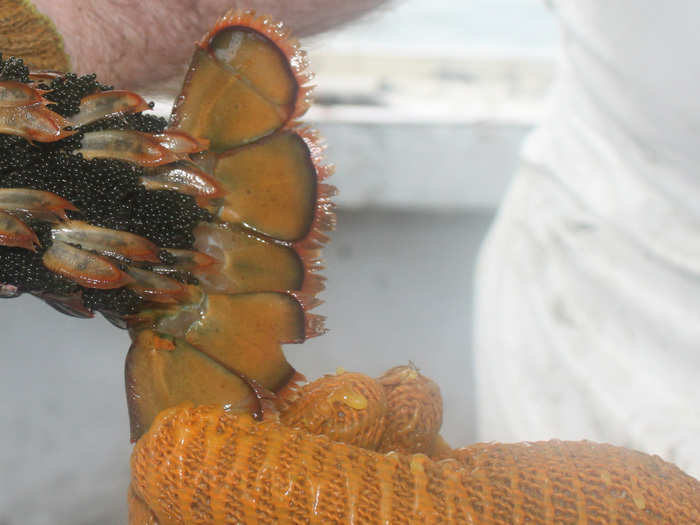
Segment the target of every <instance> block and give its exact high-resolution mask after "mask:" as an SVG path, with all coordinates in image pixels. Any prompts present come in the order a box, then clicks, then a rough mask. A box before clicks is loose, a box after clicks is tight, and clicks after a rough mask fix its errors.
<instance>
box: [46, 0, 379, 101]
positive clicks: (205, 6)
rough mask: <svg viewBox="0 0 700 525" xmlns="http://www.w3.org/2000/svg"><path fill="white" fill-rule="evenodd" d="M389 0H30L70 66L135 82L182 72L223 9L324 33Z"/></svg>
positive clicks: (113, 80) (298, 31) (129, 84)
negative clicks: (248, 11) (57, 35)
mask: <svg viewBox="0 0 700 525" xmlns="http://www.w3.org/2000/svg"><path fill="white" fill-rule="evenodd" d="M388 1H389V0H353V1H352V2H348V1H347V0H292V1H281V0H171V1H168V2H163V1H154V2H144V1H143V0H92V1H90V2H56V1H55V0H34V4H35V5H36V7H37V9H38V10H39V11H40V12H41V13H43V14H45V15H47V16H48V17H49V18H50V19H51V20H52V21H53V22H54V24H55V25H56V28H57V29H58V31H59V32H60V33H61V35H62V37H63V40H64V47H65V50H66V52H67V54H68V56H69V57H70V60H71V65H72V69H73V71H75V72H77V73H81V74H85V73H97V76H98V77H99V78H100V79H101V80H102V81H104V82H106V83H108V84H115V85H119V86H122V87H125V88H134V87H137V86H143V85H147V84H151V83H154V82H159V81H163V80H167V79H168V78H171V77H172V76H174V75H178V74H180V72H181V70H182V67H183V64H186V63H187V61H188V58H189V56H190V55H191V53H192V44H193V42H195V41H196V40H197V39H198V38H199V37H200V36H201V35H202V33H203V32H204V31H205V30H206V28H208V27H210V26H211V25H212V24H213V23H214V22H215V21H216V19H217V18H218V17H219V16H221V14H222V13H224V12H225V11H227V10H228V9H231V8H246V9H254V10H255V11H256V12H257V13H259V14H265V15H269V16H271V17H273V18H274V19H275V20H284V21H285V24H286V25H287V26H288V27H289V28H290V29H291V31H292V33H293V34H294V35H295V36H297V37H302V36H308V35H312V34H316V33H320V32H323V31H327V30H329V29H331V28H333V27H336V26H338V25H341V24H344V23H347V22H349V21H351V20H353V19H356V18H358V17H360V16H362V15H364V14H366V13H368V12H370V11H371V10H373V9H375V8H376V7H378V6H380V5H382V4H387V3H388Z"/></svg>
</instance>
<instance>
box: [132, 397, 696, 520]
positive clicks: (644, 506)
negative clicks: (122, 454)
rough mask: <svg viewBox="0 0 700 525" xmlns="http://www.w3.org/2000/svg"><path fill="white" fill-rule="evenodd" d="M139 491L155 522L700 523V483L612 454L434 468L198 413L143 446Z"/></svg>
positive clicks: (472, 455)
mask: <svg viewBox="0 0 700 525" xmlns="http://www.w3.org/2000/svg"><path fill="white" fill-rule="evenodd" d="M132 486H133V490H134V494H135V496H134V497H135V498H137V499H138V500H141V501H143V502H145V504H146V505H147V506H148V508H150V509H151V510H152V511H153V513H154V516H155V517H157V520H158V523H159V524H160V525H168V524H184V523H188V524H201V525H205V524H212V523H260V524H273V523H277V524H284V523H290V524H296V523H324V524H326V523H392V524H401V523H472V524H503V525H506V524H513V523H541V524H554V523H601V524H602V523H620V524H622V523H634V524H644V525H652V524H660V523H666V524H693V523H698V522H699V520H700V483H699V482H698V481H697V480H695V479H693V478H691V477H689V476H687V475H686V474H684V473H683V472H682V471H680V470H679V469H678V468H677V467H675V466H673V465H671V464H669V463H666V462H664V461H663V460H661V459H660V458H658V457H654V456H649V455H646V454H642V453H639V452H633V451H630V450H626V449H622V448H618V447H613V446H610V445H598V444H594V443H589V442H561V441H549V442H539V443H520V444H513V445H502V444H479V445H474V446H472V447H468V448H465V449H461V450H459V451H457V452H456V453H455V458H454V459H449V460H443V461H437V462H436V461H432V460H430V459H429V458H428V457H427V456H425V455H422V454H415V455H404V454H396V453H390V454H380V453H377V452H372V451H368V450H365V449H362V448H359V447H355V446H351V445H346V444H341V443H337V442H333V441H330V440H329V439H328V438H326V437H324V436H315V435H311V434H309V433H307V432H305V431H304V430H300V429H292V428H289V427H285V426H282V425H280V424H279V423H275V422H271V421H268V422H262V423H259V422H255V421H253V419H252V418H250V417H249V416H246V415H233V414H229V413H227V412H225V411H224V410H223V409H222V408H220V407H197V408H193V407H192V406H191V405H183V406H180V407H175V408H173V409H169V410H167V411H164V412H163V413H162V414H161V415H160V416H159V417H158V419H157V420H156V422H155V423H154V425H153V426H152V428H151V429H150V430H149V432H148V434H146V435H145V436H144V438H142V439H141V440H140V441H139V442H138V443H137V445H136V447H135V449H134V453H133V456H132ZM132 517H133V515H132ZM148 519H152V518H148ZM145 523H148V521H145Z"/></svg>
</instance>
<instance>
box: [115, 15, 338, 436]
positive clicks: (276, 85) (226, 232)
mask: <svg viewBox="0 0 700 525" xmlns="http://www.w3.org/2000/svg"><path fill="white" fill-rule="evenodd" d="M305 69H306V58H305V56H304V53H303V52H302V51H301V50H300V49H299V47H298V44H297V43H296V42H294V41H293V40H291V39H289V37H288V36H287V34H286V33H285V32H284V30H283V29H282V28H281V25H279V24H275V23H273V22H271V21H270V20H269V19H267V18H263V17H256V16H255V15H254V14H253V13H251V12H232V13H229V14H227V15H226V16H224V17H223V18H222V19H221V20H219V22H218V23H217V24H216V26H215V27H214V29H212V31H211V32H209V33H208V34H207V35H206V36H205V37H204V38H203V39H202V40H201V41H200V42H199V43H198V44H197V47H196V50H195V53H194V56H193V58H192V63H191V65H190V69H189V72H188V74H187V77H186V79H185V82H184V85H183V88H182V92H181V94H180V96H179V97H178V98H177V101H176V104H175V107H174V109H173V115H172V118H171V125H170V128H169V131H170V132H172V133H174V132H182V133H183V135H185V136H191V137H193V138H194V139H195V140H197V141H200V142H201V143H206V144H208V145H209V149H208V150H207V151H200V152H197V153H196V154H192V155H190V157H189V158H188V159H187V160H186V162H185V163H184V164H182V163H181V164H179V165H177V166H176V167H175V168H174V169H173V170H172V173H171V172H168V171H167V170H161V171H160V172H159V173H158V174H155V175H153V176H152V177H151V179H150V180H149V183H150V184H156V185H157V184H160V183H162V184H168V183H170V184H176V183H177V184H185V185H186V183H187V182H188V181H194V180H196V181H197V183H196V184H195V183H194V182H193V183H192V184H190V185H187V187H188V191H192V192H194V191H195V190H193V189H192V186H194V185H198V187H201V188H206V190H202V191H201V192H200V193H199V194H198V198H205V197H207V195H210V196H212V197H208V198H206V205H205V206H204V207H205V209H206V210H207V211H209V212H210V213H211V215H212V217H213V220H212V221H210V222H202V223H200V224H199V226H197V227H196V229H195V230H194V236H195V241H194V249H195V250H196V251H197V253H198V254H199V255H200V256H204V257H206V260H207V262H208V264H206V265H204V266H201V267H198V266H197V265H196V264H194V267H193V269H192V270H191V273H192V275H193V276H194V277H195V278H196V279H197V286H190V287H189V288H188V290H187V291H186V292H185V293H183V298H181V299H180V300H178V301H177V302H176V303H175V304H165V305H163V304H154V305H153V307H152V308H150V309H147V310H143V311H141V312H139V313H138V314H137V315H134V316H132V317H131V318H130V320H129V326H130V329H131V332H132V337H133V340H134V343H133V345H132V347H131V350H130V351H129V355H128V357H127V363H126V381H127V398H128V403H129V412H130V415H131V422H132V439H138V437H139V436H140V435H141V434H142V432H143V431H144V430H145V429H146V428H148V426H149V424H150V422H151V421H152V420H153V418H154V417H155V416H156V414H158V413H159V412H160V411H161V410H163V409H165V408H167V407H170V406H173V405H176V404H178V403H181V402H184V401H191V402H194V403H197V404H210V403H217V404H220V405H222V406H229V407H239V408H241V409H246V410H249V409H250V408H253V410H254V411H255V410H258V409H259V408H260V403H261V398H264V397H266V392H267V391H271V392H274V393H277V394H281V393H283V391H284V390H285V389H286V388H289V389H293V388H294V387H295V384H296V381H297V380H298V379H299V377H300V375H299V374H297V373H296V372H295V371H294V369H293V368H292V367H291V366H290V365H289V363H288V362H287V361H286V359H285V357H284V354H283V352H282V350H281V344H282V343H300V342H303V341H304V340H305V339H306V338H308V337H312V336H315V335H318V334H320V333H323V332H324V328H323V319H322V318H321V317H319V316H316V315H313V314H310V313H308V311H309V310H310V309H311V308H313V307H314V306H316V305H317V304H318V301H317V300H316V298H315V296H316V294H317V293H318V292H319V291H321V290H322V289H323V278H322V277H320V276H319V275H318V273H317V272H318V271H319V270H320V269H321V268H322V263H321V259H320V248H321V246H322V245H323V243H324V242H326V240H327V239H326V237H325V235H324V234H323V232H324V231H327V230H330V229H332V228H333V226H334V221H335V218H334V215H333V212H332V204H331V202H330V197H331V196H332V194H333V192H334V188H333V187H332V186H329V185H327V184H324V183H322V181H323V180H324V179H325V178H326V177H328V176H329V175H330V173H331V169H330V168H329V167H328V166H324V165H322V164H321V152H322V146H321V145H320V142H319V139H318V137H317V136H316V134H315V133H314V132H313V131H311V130H309V129H308V128H303V127H300V125H299V124H298V122H297V121H296V119H297V118H298V117H300V116H301V115H302V114H303V113H304V112H305V111H306V109H307V108H308V94H309V90H310V87H309V86H307V83H308V80H309V75H308V73H306V71H305ZM180 189H182V188H180ZM207 192H208V193H207Z"/></svg>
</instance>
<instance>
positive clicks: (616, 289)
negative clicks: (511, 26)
mask: <svg viewBox="0 0 700 525" xmlns="http://www.w3.org/2000/svg"><path fill="white" fill-rule="evenodd" d="M553 6H554V9H555V10H556V14H557V16H558V18H559V20H560V22H561V27H562V35H563V57H562V61H561V65H560V72H559V75H558V80H557V82H556V85H555V88H554V92H553V95H552V100H551V108H550V112H549V114H548V116H547V118H546V119H545V121H544V122H543V123H542V125H541V126H540V127H539V128H538V130H537V131H535V132H534V133H533V135H532V136H531V137H530V138H529V140H528V141H527V143H526V145H525V147H524V150H523V155H522V164H521V168H520V170H519V173H518V174H517V176H516V178H515V181H514V183H513V185H512V187H511V189H510V191H509V194H508V196H507V198H506V200H505V202H504V204H503V207H502V209H501V212H500V214H499V216H498V219H497V221H496V224H495V225H494V227H493V230H492V232H491V233H490V235H489V237H488V239H487V241H486V244H485V246H484V249H483V252H482V256H481V259H480V264H479V272H478V276H477V299H476V311H477V316H476V334H477V335H476V352H477V356H476V361H477V382H478V398H479V399H478V402H479V405H478V406H479V410H480V415H479V431H480V438H481V439H483V440H500V441H514V440H538V439H548V438H552V437H558V438H562V439H582V438H587V439H593V440H597V441H608V442H612V443H615V444H618V445H624V446H628V447H632V448H637V449H640V450H643V451H646V452H650V453H655V454H659V455H660V456H662V457H664V458H665V459H668V460H670V461H674V462H676V463H677V464H678V465H679V466H680V467H681V468H684V469H685V470H686V471H687V472H689V473H691V474H693V475H695V476H700V441H699V436H700V93H699V88H700V53H699V52H698V50H699V49H700V30H698V21H699V20H700V3H699V2H696V1H693V0H685V1H683V0H672V1H668V2H658V1H656V0H616V1H615V2H609V1H607V0H587V1H585V2H578V1H576V2H574V1H570V0H560V1H554V2H553Z"/></svg>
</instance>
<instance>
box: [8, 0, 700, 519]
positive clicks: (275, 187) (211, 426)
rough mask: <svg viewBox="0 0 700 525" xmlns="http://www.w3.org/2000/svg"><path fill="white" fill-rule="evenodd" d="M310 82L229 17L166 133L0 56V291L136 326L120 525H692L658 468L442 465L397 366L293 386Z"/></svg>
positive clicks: (238, 15) (316, 194) (681, 480)
mask: <svg viewBox="0 0 700 525" xmlns="http://www.w3.org/2000/svg"><path fill="white" fill-rule="evenodd" d="M305 68H306V62H305V58H304V54H303V52H301V51H300V50H299V48H298V46H297V44H296V43H295V42H294V41H292V40H290V39H289V38H288V36H287V35H286V34H285V31H284V30H283V29H282V26H281V25H279V24H275V23H272V22H271V21H270V20H268V19H266V18H257V17H256V16H255V15H254V14H252V13H250V12H233V13H229V14H228V15H226V16H225V17H224V18H222V19H221V20H220V21H219V22H218V23H217V25H216V26H215V27H214V28H213V29H212V30H211V31H210V32H209V33H208V34H207V35H206V36H205V37H204V38H203V39H202V40H201V41H200V42H199V43H198V45H197V47H196V49H195V53H194V57H193V59H192V63H191V66H190V69H189V72H188V74H187V77H186V79H185V82H184V86H183V88H182V93H181V95H180V96H179V97H178V99H177V101H176V104H175V107H174V109H173V115H172V118H171V121H170V123H169V124H168V123H166V122H165V120H163V119H159V118H157V117H154V116H151V115H148V114H144V113H142V111H145V110H147V109H148V108H149V106H148V104H147V103H146V102H145V101H144V100H143V99H142V98H141V97H140V96H138V95H136V94H135V93H131V92H128V91H117V90H112V89H111V88H109V87H107V86H103V85H101V84H99V83H98V82H97V81H96V80H95V78H94V77H93V76H86V77H77V76H75V75H71V74H66V75H64V74H58V73H52V72H34V73H32V72H29V71H28V70H27V68H26V67H24V65H23V64H22V62H21V61H19V60H17V59H12V58H10V59H6V60H4V61H2V62H1V63H0V295H1V296H4V297H14V296H17V295H19V294H21V293H32V294H34V295H36V296H38V297H40V298H41V299H43V300H45V301H46V302H48V303H49V304H51V305H52V306H54V307H55V308H56V309H58V310H60V311H62V312H64V313H68V314H71V315H75V316H80V317H91V316H93V315H94V312H100V313H102V314H103V315H104V316H106V317H107V318H108V319H109V320H110V321H112V322H113V323H114V324H116V325H118V326H120V327H122V328H127V329H128V330H129V331H130V335H131V337H132V340H133V344H132V347H131V349H130V350H129V353H128V356H127V359H126V384H127V400H128V405H129V414H130V418H131V436H132V439H133V440H134V441H137V444H136V446H135V449H134V453H133V455H132V485H131V488H130V490H129V506H130V522H131V523H132V524H146V523H150V524H156V523H159V524H161V525H165V524H177V523H198V524H217V523H254V522H255V523H309V522H315V523H346V522H347V523H408V522H418V521H421V522H427V523H475V524H487V523H503V524H505V523H526V522H529V523H632V522H634V523H698V522H700V483H698V481H697V480H694V479H693V478H691V477H689V476H687V475H685V474H684V473H682V472H681V471H680V470H679V469H677V468H676V467H674V466H673V465H670V464H668V463H665V462H663V461H662V460H660V459H659V458H657V457H652V456H648V455H645V454H642V453H637V452H632V451H628V450H625V449H622V448H617V447H612V446H609V445H596V444H592V443H587V442H581V443H564V442H547V443H531V444H515V445H502V444H479V445H474V446H471V447H467V448H465V449H459V450H451V449H450V448H449V447H448V446H447V445H446V444H445V443H444V442H443V441H442V440H441V438H440V437H439V435H438V431H439V428H440V425H441V422H442V402H441V398H440V394H439V390H438V388H437V386H436V385H435V384H434V383H432V382H431V381H430V380H428V379H426V378H424V377H423V376H421V375H420V374H419V373H418V372H417V371H416V370H415V369H414V368H412V367H397V368H395V369H392V370H390V371H388V372H387V373H386V374H384V375H383V376H382V377H381V378H379V379H376V380H375V379H371V378H369V377H367V376H364V375H362V374H352V373H342V372H339V373H338V374H336V375H333V376H326V377H324V378H321V379H319V380H317V381H314V382H312V383H309V384H305V385H303V386H302V383H303V380H304V379H303V376H301V374H299V373H297V372H295V370H294V369H293V368H292V367H291V366H290V365H289V364H288V363H287V361H286V359H285V357H284V354H283V353H282V350H281V344H282V343H298V342H302V341H304V340H305V339H306V338H307V337H312V336H315V335H318V334H320V333H322V332H323V323H322V319H321V318H320V317H318V316H315V315H313V314H311V313H309V310H311V309H312V308H313V307H314V306H315V305H316V304H317V301H316V299H315V296H316V294H317V293H318V292H319V291H320V290H321V289H322V288H323V279H322V278H321V277H320V276H319V275H318V274H317V271H318V270H320V269H321V260H320V254H319V250H320V248H321V246H322V244H323V243H324V241H325V236H324V234H323V232H324V231H326V230H330V229H332V226H333V222H334V217H333V213H332V209H331V207H332V205H331V203H330V201H329V198H330V196H331V195H332V193H333V188H332V187H331V186H329V185H327V184H325V183H323V180H324V179H325V178H326V177H327V176H328V175H329V174H330V169H329V168H328V167H326V166H324V165H323V164H322V163H321V157H320V155H321V146H320V145H319V141H318V138H317V136H316V135H315V133H314V132H312V131H311V130H309V129H307V128H304V127H300V125H299V124H298V123H297V122H296V119H297V118H298V117H300V116H301V115H302V114H303V113H304V111H305V110H306V108H307V105H308V102H307V97H308V91H309V88H308V87H307V82H308V80H309V77H308V75H307V73H306V72H305ZM251 415H252V416H251ZM261 420H262V421H261Z"/></svg>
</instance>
